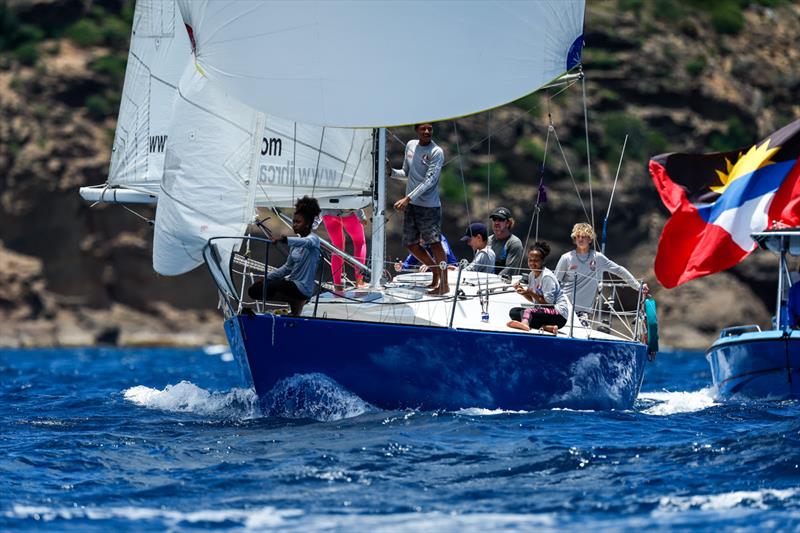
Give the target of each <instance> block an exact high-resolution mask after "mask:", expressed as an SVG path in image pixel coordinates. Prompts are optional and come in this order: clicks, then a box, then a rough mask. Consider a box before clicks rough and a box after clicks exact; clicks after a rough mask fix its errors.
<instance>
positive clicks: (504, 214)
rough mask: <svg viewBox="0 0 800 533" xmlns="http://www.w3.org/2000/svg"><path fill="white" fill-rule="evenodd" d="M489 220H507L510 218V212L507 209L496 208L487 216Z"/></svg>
mask: <svg viewBox="0 0 800 533" xmlns="http://www.w3.org/2000/svg"><path fill="white" fill-rule="evenodd" d="M489 218H499V219H500V220H508V219H509V218H511V210H510V209H508V208H507V207H498V208H497V209H495V210H494V211H492V214H491V215H489Z"/></svg>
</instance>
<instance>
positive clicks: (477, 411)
mask: <svg viewBox="0 0 800 533" xmlns="http://www.w3.org/2000/svg"><path fill="white" fill-rule="evenodd" d="M455 414H457V415H465V416H495V415H525V414H528V411H508V410H505V409H482V408H480V407H469V408H467V409H459V410H458V411H456V412H455Z"/></svg>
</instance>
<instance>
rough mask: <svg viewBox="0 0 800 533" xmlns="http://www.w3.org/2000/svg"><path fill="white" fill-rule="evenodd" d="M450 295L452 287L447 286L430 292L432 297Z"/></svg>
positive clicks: (435, 288) (440, 286)
mask: <svg viewBox="0 0 800 533" xmlns="http://www.w3.org/2000/svg"><path fill="white" fill-rule="evenodd" d="M449 293H450V287H448V286H447V285H439V286H438V287H434V288H432V289H431V290H429V291H428V294H430V295H431V296H446V295H447V294H449Z"/></svg>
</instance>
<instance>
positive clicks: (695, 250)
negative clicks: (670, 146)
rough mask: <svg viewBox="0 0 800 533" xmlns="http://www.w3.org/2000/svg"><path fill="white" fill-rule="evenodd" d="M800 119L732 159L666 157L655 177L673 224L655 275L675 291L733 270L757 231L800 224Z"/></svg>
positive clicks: (657, 162)
mask: <svg viewBox="0 0 800 533" xmlns="http://www.w3.org/2000/svg"><path fill="white" fill-rule="evenodd" d="M798 157H800V120H797V121H795V122H792V123H791V124H789V125H788V126H786V127H784V128H782V129H780V130H778V131H776V132H775V133H773V134H772V135H770V136H769V137H768V138H766V139H765V140H763V141H761V142H759V143H757V144H755V145H754V146H751V147H750V148H743V149H741V150H735V151H733V152H720V153H714V154H675V153H672V154H662V155H659V156H656V157H654V158H652V159H651V160H650V175H651V176H652V177H653V181H654V182H655V184H656V188H657V189H658V193H659V194H660V195H661V200H662V201H663V202H664V205H665V206H666V207H667V209H669V211H670V213H672V217H671V218H670V219H669V220H668V221H667V223H666V225H664V230H663V231H662V232H661V239H660V240H659V242H658V253H657V254H656V264H655V273H656V277H657V278H658V281H659V282H660V283H661V284H662V285H663V286H664V287H666V288H672V287H676V286H678V285H680V284H681V283H684V282H686V281H689V280H691V279H694V278H699V277H701V276H707V275H708V274H713V273H715V272H719V271H721V270H725V269H727V268H731V267H732V266H734V265H736V264H737V263H738V262H739V261H741V260H742V259H744V258H745V257H746V256H747V255H748V254H749V253H750V252H752V251H753V250H754V249H755V247H756V244H755V242H754V241H753V240H752V239H751V238H750V234H751V233H753V232H755V231H763V230H765V229H767V228H771V227H773V226H776V225H777V226H780V225H781V224H785V225H788V226H798V225H800V160H799V159H798Z"/></svg>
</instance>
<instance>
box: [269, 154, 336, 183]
mask: <svg viewBox="0 0 800 533" xmlns="http://www.w3.org/2000/svg"><path fill="white" fill-rule="evenodd" d="M343 177H344V175H343V174H342V172H340V171H338V170H334V169H332V168H327V167H319V168H316V167H298V166H296V165H295V162H294V161H292V160H289V161H287V162H286V164H284V165H265V164H262V165H261V166H260V168H259V171H258V183H262V184H265V183H266V184H269V185H288V186H291V185H293V186H300V187H302V186H317V187H338V186H339V184H340V183H341V181H342V178H343Z"/></svg>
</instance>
